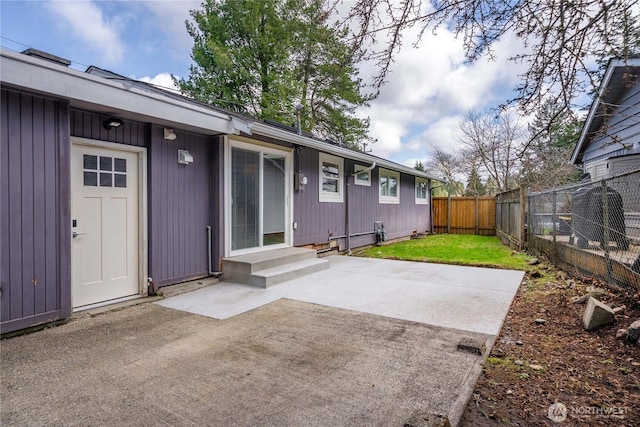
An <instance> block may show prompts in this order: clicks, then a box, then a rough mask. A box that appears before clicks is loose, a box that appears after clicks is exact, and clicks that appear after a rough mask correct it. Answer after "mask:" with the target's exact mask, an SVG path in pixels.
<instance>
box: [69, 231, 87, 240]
mask: <svg viewBox="0 0 640 427" xmlns="http://www.w3.org/2000/svg"><path fill="white" fill-rule="evenodd" d="M84 235H85V233H76V232H75V231H74V232H73V233H72V234H71V236H72V237H73V238H74V239H75V238H76V237H78V236H84Z"/></svg>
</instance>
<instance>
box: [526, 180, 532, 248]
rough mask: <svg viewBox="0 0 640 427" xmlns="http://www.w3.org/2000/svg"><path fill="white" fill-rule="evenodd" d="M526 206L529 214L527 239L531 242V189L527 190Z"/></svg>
mask: <svg viewBox="0 0 640 427" xmlns="http://www.w3.org/2000/svg"><path fill="white" fill-rule="evenodd" d="M527 206H528V207H529V215H527V241H529V242H533V227H532V226H533V223H532V218H533V207H532V205H531V190H527Z"/></svg>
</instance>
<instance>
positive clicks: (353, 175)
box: [344, 162, 376, 255]
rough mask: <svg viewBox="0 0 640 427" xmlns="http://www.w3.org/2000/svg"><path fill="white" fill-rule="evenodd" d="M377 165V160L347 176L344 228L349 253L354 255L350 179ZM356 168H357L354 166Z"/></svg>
mask: <svg viewBox="0 0 640 427" xmlns="http://www.w3.org/2000/svg"><path fill="white" fill-rule="evenodd" d="M375 167H376V162H373V164H372V165H371V166H369V167H368V168H365V169H363V170H360V171H358V172H355V170H354V172H353V173H352V174H351V175H348V176H347V186H346V189H345V199H346V200H345V207H344V210H345V220H344V223H345V224H344V228H345V234H346V235H347V255H352V253H351V233H350V232H349V185H350V184H349V179H350V178H351V177H354V180H355V176H356V175H357V174H359V173H362V172H371V171H372V170H373V169H374V168H375ZM354 169H355V168H354Z"/></svg>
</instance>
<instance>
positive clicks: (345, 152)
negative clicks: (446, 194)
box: [248, 122, 442, 181]
mask: <svg viewBox="0 0 640 427" xmlns="http://www.w3.org/2000/svg"><path fill="white" fill-rule="evenodd" d="M248 128H249V129H248V130H249V132H250V134H252V135H254V134H257V135H262V136H267V137H271V138H275V139H278V140H280V141H284V142H288V143H290V144H294V145H300V146H303V147H309V148H313V149H316V150H318V151H322V152H325V153H329V154H333V155H336V156H340V157H343V158H348V159H351V160H358V161H361V162H366V163H370V164H371V163H374V162H375V163H376V164H377V166H380V167H383V168H389V169H393V170H396V171H399V172H404V173H407V174H410V175H414V176H417V177H421V178H425V179H430V180H433V181H442V180H441V179H439V178H435V177H433V176H430V175H428V174H427V173H425V172H422V171H419V170H416V169H413V168H410V167H408V166H405V165H402V164H400V163H396V162H392V161H390V160H386V159H382V158H380V157H375V156H372V155H370V154H367V153H362V152H359V151H354V150H350V149H348V148H344V147H339V146H335V145H330V144H328V143H326V142H322V141H318V140H316V139H313V138H309V137H306V136H304V135H298V134H294V133H291V132H288V131H286V130H282V129H278V128H276V127H274V126H270V125H266V124H264V123H259V122H256V123H251V124H249V126H248Z"/></svg>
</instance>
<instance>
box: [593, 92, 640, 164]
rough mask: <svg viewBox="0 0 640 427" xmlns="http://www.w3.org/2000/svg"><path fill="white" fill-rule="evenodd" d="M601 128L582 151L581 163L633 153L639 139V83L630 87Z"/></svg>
mask: <svg viewBox="0 0 640 427" xmlns="http://www.w3.org/2000/svg"><path fill="white" fill-rule="evenodd" d="M616 104H617V105H618V106H617V107H616V108H615V109H614V110H613V111H612V112H611V113H610V114H609V118H608V120H607V121H605V123H604V125H603V128H602V129H601V130H600V131H599V132H598V134H597V135H595V136H594V137H593V139H592V140H591V142H590V143H589V144H588V146H587V147H586V148H585V150H584V155H583V161H584V162H585V164H586V163H590V162H593V161H597V160H600V159H606V158H609V157H612V156H622V155H626V154H632V153H634V152H635V153H640V151H637V149H635V150H636V151H634V143H635V142H637V141H638V139H639V138H640V122H638V120H637V117H638V115H640V81H639V82H637V83H636V84H635V85H634V86H633V87H631V88H630V89H629V90H628V91H627V92H626V93H625V94H624V96H623V97H622V99H621V100H620V101H619V102H617V103H616Z"/></svg>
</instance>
